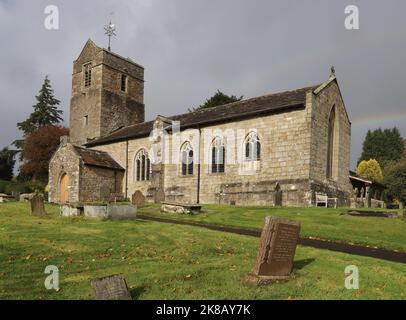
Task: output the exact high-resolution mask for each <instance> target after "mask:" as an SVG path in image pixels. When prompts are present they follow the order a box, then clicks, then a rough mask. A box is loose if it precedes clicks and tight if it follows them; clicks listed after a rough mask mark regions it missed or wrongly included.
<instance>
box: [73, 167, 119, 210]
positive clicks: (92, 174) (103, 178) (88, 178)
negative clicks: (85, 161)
mask: <svg viewBox="0 0 406 320" xmlns="http://www.w3.org/2000/svg"><path fill="white" fill-rule="evenodd" d="M123 177H124V172H122V171H114V170H111V169H105V168H99V167H93V166H87V165H85V166H83V168H82V174H81V180H80V184H81V188H80V192H79V201H80V202H98V201H101V200H102V199H101V198H100V188H101V187H102V186H105V187H107V188H108V189H109V190H110V193H114V194H121V193H122V190H123V186H122V183H123Z"/></svg>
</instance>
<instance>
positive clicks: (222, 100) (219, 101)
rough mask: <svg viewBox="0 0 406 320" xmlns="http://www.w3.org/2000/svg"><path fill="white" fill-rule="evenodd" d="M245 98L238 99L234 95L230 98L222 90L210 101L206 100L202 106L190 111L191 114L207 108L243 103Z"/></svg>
mask: <svg viewBox="0 0 406 320" xmlns="http://www.w3.org/2000/svg"><path fill="white" fill-rule="evenodd" d="M242 98H243V96H241V97H239V98H237V97H236V96H234V95H232V96H229V95H227V94H225V93H223V92H221V91H220V90H217V92H216V93H215V94H214V95H213V96H212V97H211V98H209V99H206V102H205V103H203V104H201V105H200V106H198V107H196V108H192V109H189V111H190V112H193V111H197V110H201V109H206V108H213V107H217V106H221V105H223V104H227V103H232V102H237V101H241V100H242Z"/></svg>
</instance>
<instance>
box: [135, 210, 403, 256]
mask: <svg viewBox="0 0 406 320" xmlns="http://www.w3.org/2000/svg"><path fill="white" fill-rule="evenodd" d="M348 210H350V209H348V208H339V209H333V208H314V207H313V208H285V207H264V206H257V207H255V206H247V207H238V206H227V205H203V207H202V212H201V213H200V214H197V215H187V214H168V213H164V212H162V211H161V209H160V206H159V205H156V204H147V205H146V206H145V207H143V208H141V209H140V210H139V213H140V214H143V215H152V216H159V217H165V218H170V219H180V220H186V221H193V222H198V223H206V224H215V225H221V226H231V227H242V228H247V229H261V228H262V226H263V224H264V219H265V216H275V217H281V218H286V219H291V220H295V221H298V222H300V223H301V232H300V234H301V236H310V237H315V238H320V239H324V240H332V241H338V242H345V243H349V244H361V245H365V246H371V247H378V248H384V249H389V250H399V251H404V252H406V223H405V222H403V221H402V219H396V218H377V217H352V216H348V215H341V214H342V213H345V212H347V211H348ZM357 210H368V209H357ZM371 210H376V211H382V209H371ZM384 211H385V212H386V211H387V212H395V213H397V211H396V210H384Z"/></svg>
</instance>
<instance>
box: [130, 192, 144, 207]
mask: <svg viewBox="0 0 406 320" xmlns="http://www.w3.org/2000/svg"><path fill="white" fill-rule="evenodd" d="M131 203H132V205H133V206H137V208H141V207H143V206H144V204H145V196H144V195H143V194H142V192H141V191H139V190H137V191H135V192H134V194H133V195H132V197H131Z"/></svg>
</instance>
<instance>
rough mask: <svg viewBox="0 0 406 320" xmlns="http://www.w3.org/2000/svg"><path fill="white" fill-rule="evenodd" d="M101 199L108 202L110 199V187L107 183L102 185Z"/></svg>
mask: <svg viewBox="0 0 406 320" xmlns="http://www.w3.org/2000/svg"><path fill="white" fill-rule="evenodd" d="M100 201H103V202H108V201H110V188H109V187H108V186H106V185H102V186H101V187H100Z"/></svg>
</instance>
